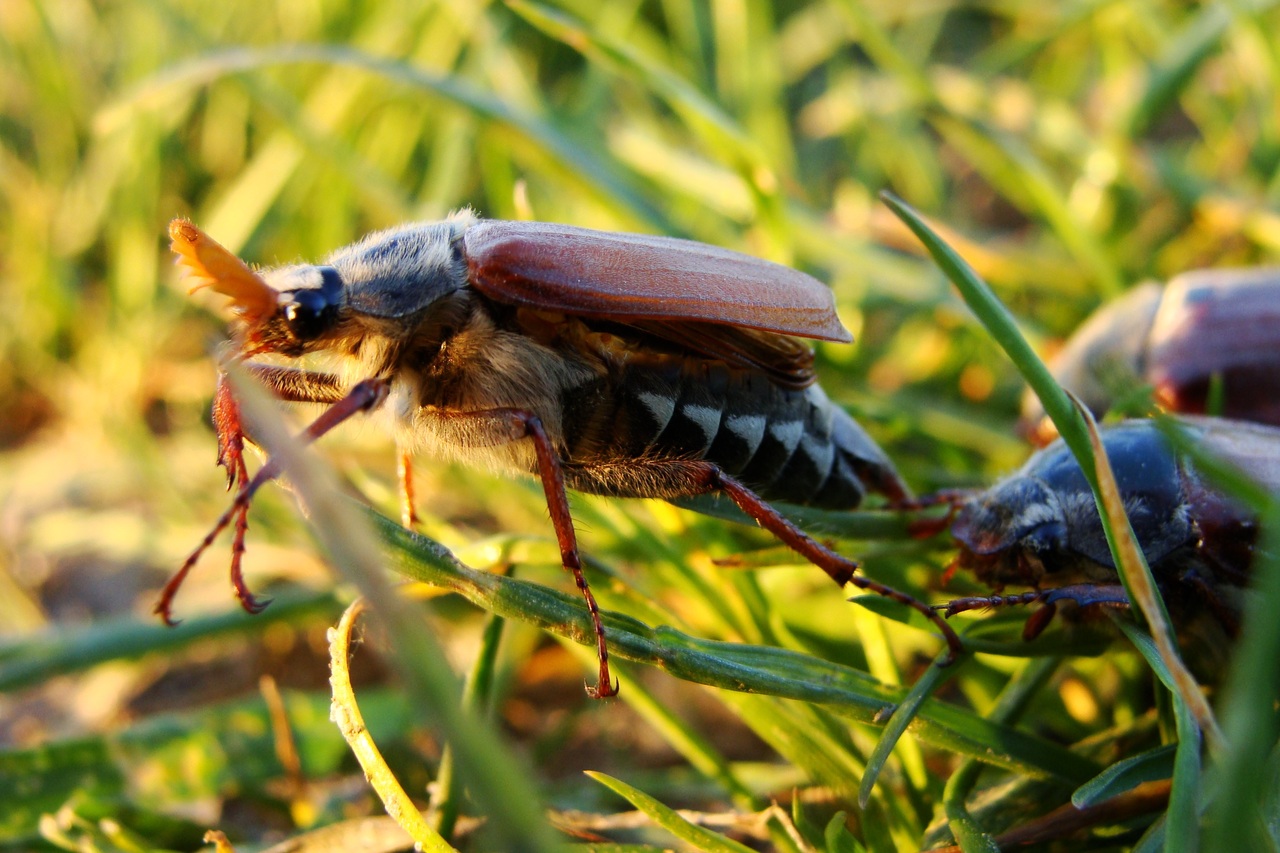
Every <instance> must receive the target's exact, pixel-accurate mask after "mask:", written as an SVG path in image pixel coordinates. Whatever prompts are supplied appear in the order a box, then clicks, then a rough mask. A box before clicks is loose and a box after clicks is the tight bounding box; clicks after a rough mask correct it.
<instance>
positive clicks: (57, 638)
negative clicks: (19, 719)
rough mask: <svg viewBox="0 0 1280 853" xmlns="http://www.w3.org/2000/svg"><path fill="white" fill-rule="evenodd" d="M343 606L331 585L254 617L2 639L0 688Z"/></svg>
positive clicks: (234, 614)
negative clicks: (330, 588) (328, 589)
mask: <svg viewBox="0 0 1280 853" xmlns="http://www.w3.org/2000/svg"><path fill="white" fill-rule="evenodd" d="M341 611H342V602H341V601H340V600H339V596H338V595H336V594H335V593H333V592H332V591H324V592H311V591H305V590H290V591H286V592H282V593H280V594H279V595H278V596H276V598H275V599H274V603H273V604H272V606H271V609H270V610H268V611H267V612H266V613H264V614H262V616H260V617H258V618H256V619H255V618H254V617H253V616H250V615H249V614H247V613H245V612H244V610H243V609H241V608H239V607H234V608H229V609H227V610H224V611H222V612H221V613H217V614H214V615H210V616H193V617H191V618H189V619H185V620H183V621H182V623H181V624H180V625H179V626H178V627H177V628H176V629H175V628H170V627H169V626H167V625H163V624H161V623H160V622H158V621H151V620H147V621H140V620H138V619H136V618H132V617H130V618H117V619H109V620H102V621H100V622H93V623H90V624H87V625H83V626H80V627H76V628H71V627H62V628H58V629H57V630H52V629H51V630H48V631H45V632H43V633H33V634H28V635H26V636H24V637H22V638H21V639H13V640H9V641H8V642H4V643H0V693H8V692H11V691H17V690H20V689H22V688H24V687H29V686H31V685H33V684H37V683H39V682H42V681H47V680H49V679H51V678H54V677H55V676H58V675H68V674H70V673H74V672H83V671H85V670H87V669H90V668H92V667H94V666H97V665H99V664H102V663H106V662H107V661H113V660H136V659H138V658H140V657H142V656H143V655H150V654H161V653H170V654H171V653H174V652H176V651H178V650H180V649H185V648H188V647H190V646H191V645H192V644H193V643H198V642H202V641H206V640H209V639H213V638H215V637H227V636H235V635H244V634H249V633H254V632H257V631H261V630H262V629H263V628H265V627H267V626H269V625H277V624H288V623H299V622H304V621H307V620H312V619H320V618H333V617H336V616H337V615H338V614H339V613H341Z"/></svg>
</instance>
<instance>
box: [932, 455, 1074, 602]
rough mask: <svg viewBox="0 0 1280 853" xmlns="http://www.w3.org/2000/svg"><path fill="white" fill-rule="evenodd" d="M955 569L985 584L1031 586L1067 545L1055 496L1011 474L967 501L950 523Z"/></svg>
mask: <svg viewBox="0 0 1280 853" xmlns="http://www.w3.org/2000/svg"><path fill="white" fill-rule="evenodd" d="M951 535H952V536H954V537H955V539H956V542H957V543H958V544H959V546H960V556H959V565H960V566H961V567H962V568H965V569H971V570H973V571H974V572H975V573H976V574H977V575H978V577H979V579H980V580H983V581H985V582H988V583H1021V584H1032V583H1035V582H1036V581H1037V580H1038V579H1039V577H1040V575H1042V574H1044V572H1045V571H1046V566H1045V564H1046V563H1052V562H1053V561H1054V558H1055V557H1056V556H1057V555H1059V554H1061V553H1062V552H1063V551H1064V550H1065V548H1066V544H1067V524H1066V519H1065V518H1064V517H1063V511H1062V507H1061V505H1060V503H1059V501H1058V497H1057V495H1055V494H1054V493H1053V491H1052V490H1051V489H1049V488H1048V486H1046V485H1045V484H1044V483H1043V482H1042V481H1041V480H1039V479H1037V478H1035V477H1028V476H1026V475H1024V474H1015V475H1014V476H1012V477H1010V478H1009V479H1007V480H1004V481H1003V482H1001V483H998V484H996V485H995V486H993V487H992V488H990V489H988V490H987V491H985V492H983V493H982V494H980V495H978V496H977V497H974V498H972V499H970V500H969V501H968V502H967V503H965V505H964V506H963V507H961V508H960V512H959V513H957V515H956V519H955V522H954V523H953V524H952V525H951Z"/></svg>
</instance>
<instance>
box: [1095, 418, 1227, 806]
mask: <svg viewBox="0 0 1280 853" xmlns="http://www.w3.org/2000/svg"><path fill="white" fill-rule="evenodd" d="M1079 408H1080V413H1081V415H1082V416H1083V417H1084V420H1085V425H1086V427H1088V430H1089V441H1090V443H1091V444H1092V446H1093V458H1094V463H1095V465H1096V468H1095V476H1096V478H1097V482H1098V493H1099V496H1100V501H1101V505H1102V510H1103V516H1104V518H1106V519H1108V520H1109V521H1110V529H1109V530H1108V531H1107V541H1108V543H1109V544H1110V545H1111V553H1112V554H1113V555H1114V557H1115V560H1116V567H1117V569H1118V571H1119V572H1120V579H1121V580H1122V581H1123V582H1124V587H1125V591H1126V593H1127V594H1128V596H1129V600H1130V601H1131V602H1133V603H1134V604H1136V605H1137V606H1138V608H1139V609H1140V610H1141V612H1142V615H1143V617H1144V618H1145V619H1146V621H1147V624H1148V625H1149V626H1150V628H1151V636H1152V638H1153V639H1154V641H1155V644H1156V647H1157V648H1158V649H1159V652H1160V658H1161V661H1162V662H1163V664H1164V666H1163V672H1164V674H1165V675H1166V676H1167V677H1168V678H1169V679H1170V680H1169V681H1168V682H1166V686H1168V687H1169V689H1170V690H1171V691H1173V693H1174V697H1175V700H1176V701H1177V702H1178V704H1181V705H1183V706H1185V707H1186V708H1187V709H1188V710H1189V711H1190V712H1191V715H1192V717H1193V718H1194V719H1195V720H1196V723H1197V725H1198V726H1199V727H1200V728H1201V729H1203V730H1204V731H1205V732H1206V733H1207V735H1208V736H1209V738H1210V742H1211V743H1212V744H1213V745H1214V746H1215V747H1219V746H1221V745H1222V732H1221V730H1219V728H1218V723H1217V720H1216V719H1215V718H1214V716H1213V709H1211V708H1210V707H1209V703H1208V701H1207V700H1206V699H1205V698H1204V693H1203V692H1201V690H1200V686H1199V685H1198V684H1197V683H1196V680H1195V678H1194V677H1193V676H1192V675H1191V672H1190V671H1189V670H1188V669H1187V667H1186V664H1184V663H1183V662H1182V655H1181V654H1180V653H1179V652H1178V648H1177V638H1176V637H1175V635H1174V632H1173V626H1172V625H1171V624H1170V621H1169V614H1168V611H1166V610H1165V607H1164V600H1163V599H1162V598H1161V597H1160V592H1159V591H1158V590H1157V589H1156V583H1155V578H1154V577H1152V575H1151V567H1150V566H1148V565H1147V558H1146V555H1145V554H1144V553H1143V552H1142V549H1141V548H1140V547H1139V546H1138V538H1137V536H1136V535H1135V534H1134V532H1133V527H1132V525H1130V524H1129V517H1128V515H1127V514H1126V513H1125V509H1124V498H1123V496H1122V495H1121V494H1120V487H1119V486H1118V485H1117V484H1116V478H1115V474H1114V472H1113V471H1112V470H1111V462H1110V460H1109V459H1107V454H1106V451H1105V450H1104V449H1103V447H1102V437H1101V436H1100V435H1099V434H1098V428H1097V424H1096V423H1094V421H1093V418H1092V416H1091V415H1090V414H1089V410H1088V409H1087V408H1086V407H1085V406H1084V405H1083V404H1080V406H1079ZM1188 734H1190V733H1188ZM1194 739H1195V748H1196V749H1197V750H1198V747H1199V737H1198V736H1197V737H1195V738H1194ZM1188 748H1191V747H1188ZM1175 790H1176V786H1175Z"/></svg>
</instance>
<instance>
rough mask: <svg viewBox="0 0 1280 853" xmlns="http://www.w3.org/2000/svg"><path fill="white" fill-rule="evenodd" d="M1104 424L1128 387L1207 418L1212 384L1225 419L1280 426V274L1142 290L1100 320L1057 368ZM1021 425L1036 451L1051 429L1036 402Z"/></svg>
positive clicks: (1258, 272)
mask: <svg viewBox="0 0 1280 853" xmlns="http://www.w3.org/2000/svg"><path fill="white" fill-rule="evenodd" d="M1050 367H1051V369H1052V370H1053V373H1054V375H1055V376H1056V377H1057V379H1058V382H1059V383H1061V384H1062V385H1063V387H1065V388H1067V389H1069V390H1071V391H1073V392H1074V393H1075V394H1076V395H1077V396H1078V397H1080V398H1081V399H1082V400H1083V401H1084V403H1085V404H1086V405H1088V406H1089V408H1090V409H1091V410H1092V411H1093V412H1094V413H1095V414H1096V415H1098V416H1101V415H1102V413H1103V412H1105V411H1106V410H1107V409H1108V408H1110V406H1111V403H1112V397H1111V392H1112V390H1113V389H1114V388H1115V387H1117V386H1122V385H1123V384H1124V383H1125V382H1126V381H1129V382H1133V381H1140V382H1145V383H1148V384H1150V385H1152V386H1154V389H1155V399H1156V402H1157V403H1159V404H1160V405H1161V406H1162V407H1164V408H1166V409H1168V410H1169V411H1172V412H1182V413H1187V414H1203V413H1204V412H1205V411H1206V406H1207V404H1208V400H1209V397H1210V388H1211V387H1212V386H1213V384H1214V383H1220V386H1221V402H1222V406H1221V411H1219V412H1217V414H1221V415H1223V416H1225V417H1230V418H1236V419H1239V420H1249V421H1257V422H1258V423H1266V424H1271V425H1273V426H1280V269H1265V268H1263V269H1235V270H1228V269H1210V270H1198V271H1195V272H1189V273H1185V274H1183V275H1180V276H1178V277H1177V278H1175V279H1173V280H1172V281H1170V282H1169V284H1168V286H1167V287H1165V288H1164V289H1163V290H1161V289H1160V287H1158V286H1157V285H1156V284H1154V283H1147V284H1144V285H1142V286H1140V287H1137V288H1135V289H1134V290H1132V291H1130V292H1129V293H1127V294H1125V295H1124V296H1123V297H1122V298H1120V299H1118V300H1116V301H1115V302H1112V303H1110V304H1108V305H1105V306H1103V307H1102V308H1101V309H1099V310H1098V311H1096V312H1094V314H1093V315H1092V316H1090V318H1089V319H1088V320H1086V321H1085V323H1084V325H1082V326H1081V327H1080V329H1079V330H1078V331H1076V333H1075V334H1073V335H1072V336H1071V337H1070V338H1069V339H1068V341H1067V343H1066V345H1065V346H1064V347H1063V348H1062V350H1061V352H1059V353H1058V355H1057V357H1056V358H1054V359H1053V361H1052V362H1051V363H1050ZM1023 421H1024V423H1025V424H1026V426H1027V429H1028V432H1029V433H1030V435H1031V436H1032V438H1033V440H1035V441H1036V443H1037V444H1044V443H1046V442H1048V441H1050V440H1052V439H1053V437H1054V436H1055V434H1056V433H1055V432H1054V429H1053V425H1052V424H1051V423H1049V422H1048V421H1047V420H1046V419H1045V418H1044V410H1043V409H1042V408H1040V404H1039V401H1038V400H1036V399H1035V397H1034V395H1032V394H1029V393H1028V395H1027V397H1026V398H1025V400H1024V402H1023Z"/></svg>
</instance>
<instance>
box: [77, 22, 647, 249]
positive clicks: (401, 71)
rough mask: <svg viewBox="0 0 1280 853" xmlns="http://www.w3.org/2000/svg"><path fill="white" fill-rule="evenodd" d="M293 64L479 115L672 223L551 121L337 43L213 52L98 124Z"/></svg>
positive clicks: (112, 109) (641, 214) (643, 215)
mask: <svg viewBox="0 0 1280 853" xmlns="http://www.w3.org/2000/svg"><path fill="white" fill-rule="evenodd" d="M296 63H317V64H321V65H332V66H340V67H346V68H356V69H361V70H364V71H368V72H370V73H373V74H377V75H380V76H382V77H385V78H387V79H388V80H391V81H393V82H396V83H399V84H401V85H404V86H408V87H410V88H413V89H419V90H422V91H426V92H430V93H431V94H432V95H435V96H437V97H440V98H443V99H444V100H446V101H450V102H451V103H453V104H455V105H457V106H458V107H461V108H462V109H465V110H467V111H468V112H469V113H471V114H473V115H475V116H476V117H478V118H481V119H483V120H485V121H490V122H494V123H496V124H499V125H502V126H504V127H507V128H510V129H511V130H513V131H515V132H517V133H518V134H519V135H520V136H522V137H523V138H524V139H525V141H527V142H530V143H532V144H534V145H536V146H538V147H539V148H541V149H542V150H543V151H545V152H546V153H547V154H548V155H550V156H551V157H553V158H555V159H556V160H557V161H558V162H559V163H560V165H561V166H563V167H564V168H565V170H566V173H567V174H570V175H573V176H574V177H575V179H578V180H582V181H584V182H586V183H588V184H590V185H592V186H594V187H595V188H596V189H598V190H599V191H601V192H602V193H604V194H606V195H607V196H609V197H610V198H611V199H612V200H613V201H614V202H615V203H616V204H620V205H623V206H625V207H627V208H628V209H629V210H630V211H631V212H632V214H633V215H635V216H637V217H638V218H640V219H641V220H643V221H645V222H647V223H649V224H650V225H653V226H655V227H658V228H661V227H662V226H663V225H664V224H665V223H666V221H667V219H666V217H665V216H663V215H662V214H661V213H659V212H658V211H657V210H656V209H655V208H654V207H653V205H651V204H650V203H649V202H648V201H646V200H645V199H644V198H643V197H642V196H640V195H639V194H638V193H637V192H636V191H635V190H634V189H633V188H632V186H631V185H630V183H629V182H628V181H627V180H626V179H625V178H624V177H623V176H621V175H619V174H618V172H617V171H616V170H615V169H614V168H613V167H612V166H611V165H610V164H609V163H608V162H606V161H604V160H602V159H600V158H599V157H598V156H597V155H596V152H595V151H594V150H592V149H588V148H585V147H583V146H582V145H580V144H578V143H576V142H574V141H573V140H571V139H570V138H569V137H568V136H566V135H565V134H563V133H561V132H560V131H559V129H557V128H556V127H555V126H554V125H553V124H552V123H551V122H550V121H549V120H548V119H546V118H544V117H540V116H533V115H529V114H526V113H523V112H521V111H520V110H518V109H517V108H515V107H513V106H511V105H510V104H507V103H506V102H504V101H502V100H500V99H499V98H497V97H495V96H494V95H492V94H490V93H489V92H485V91H483V90H481V89H479V88H478V87H476V86H474V85H472V84H471V83H469V82H467V81H465V80H462V79H461V78H458V77H450V76H445V75H441V74H435V73H432V72H430V71H426V70H423V69H421V68H416V67H414V66H412V65H409V64H407V63H404V62H400V61H395V60H388V59H383V58H381V57H378V56H371V55H369V54H366V53H363V52H361V51H359V50H354V49H351V48H346V47H339V46H336V45H277V46H273V47H271V48H268V49H262V50H257V49H250V48H245V49H235V50H226V51H219V52H213V53H209V54H207V55H205V56H203V57H200V58H198V59H194V60H188V61H186V62H183V63H180V64H178V65H175V66H172V67H171V68H169V69H167V70H166V71H164V72H162V73H160V74H158V75H156V76H154V77H152V78H150V79H148V80H146V81H144V82H143V83H141V84H139V85H137V86H136V87H134V89H133V90H132V91H131V92H130V93H129V94H127V95H125V96H124V97H122V98H121V99H120V100H118V101H116V102H115V103H113V104H111V105H110V106H109V107H107V108H106V109H104V110H103V112H102V114H101V116H100V123H101V124H102V125H103V126H104V127H112V126H115V125H117V124H120V123H123V122H126V121H128V120H129V119H130V117H131V116H132V115H133V114H134V113H135V111H137V110H141V109H147V108H153V107H154V106H155V105H156V104H157V102H158V101H159V100H160V99H161V98H162V97H163V96H164V95H165V94H166V93H168V92H170V91H174V90H178V91H182V90H186V89H191V88H195V87H200V86H207V85H209V84H210V83H212V82H214V81H216V80H218V79H220V78H222V77H226V76H228V75H231V74H241V73H244V72H247V71H258V70H262V69H265V68H270V67H272V66H277V65H291V64H296Z"/></svg>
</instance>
